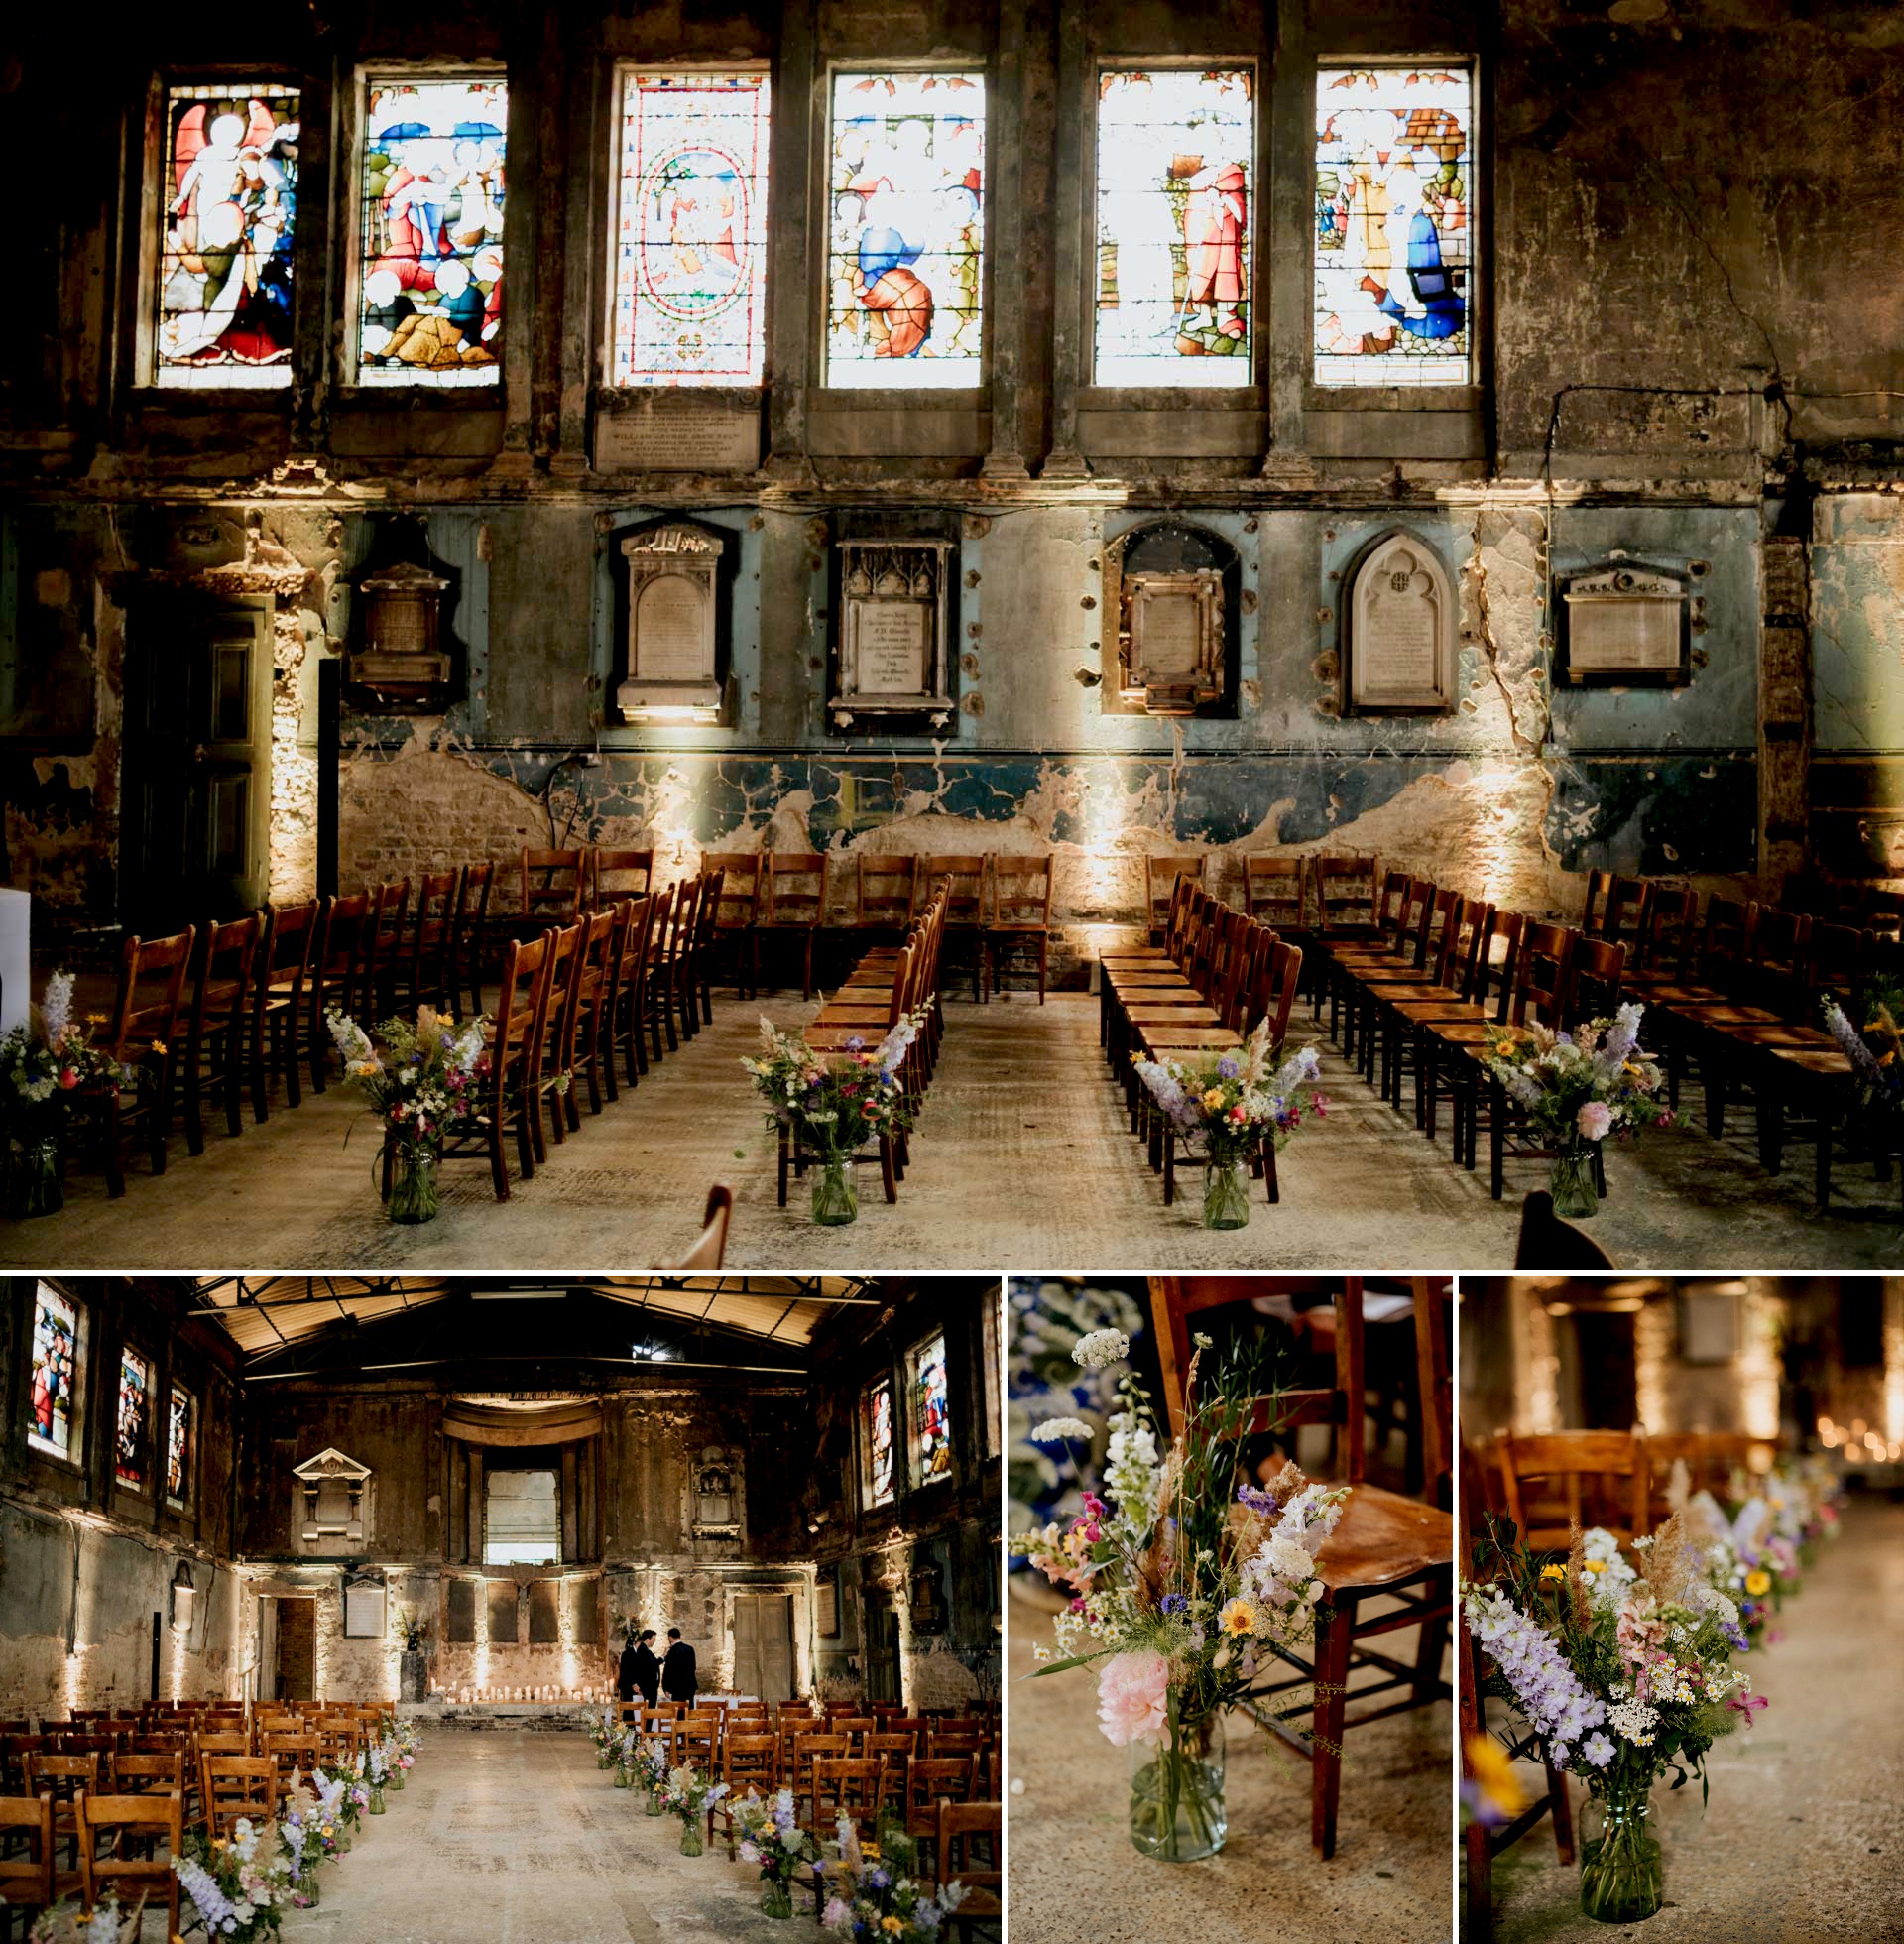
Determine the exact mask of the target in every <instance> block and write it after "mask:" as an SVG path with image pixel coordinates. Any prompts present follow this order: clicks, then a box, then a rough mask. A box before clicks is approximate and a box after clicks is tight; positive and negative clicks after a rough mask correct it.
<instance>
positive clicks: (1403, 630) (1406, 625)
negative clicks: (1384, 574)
mask: <svg viewBox="0 0 1904 1944" xmlns="http://www.w3.org/2000/svg"><path fill="white" fill-rule="evenodd" d="M1417 580H1419V581H1420V582H1421V588H1420V591H1419V592H1417V591H1416V590H1415V586H1414V583H1415V582H1416V581H1417ZM1394 581H1400V582H1401V590H1399V591H1398V590H1397V589H1396V588H1395V587H1394V585H1393V582H1394ZM1432 599H1433V589H1432V585H1431V583H1430V582H1429V579H1428V576H1427V575H1426V574H1399V573H1398V574H1395V575H1394V576H1392V579H1391V582H1390V585H1389V586H1388V587H1387V588H1383V589H1379V590H1375V591H1372V592H1371V594H1370V598H1369V600H1368V606H1367V607H1366V609H1365V610H1364V634H1363V643H1362V675H1363V680H1364V682H1365V683H1366V684H1367V685H1368V688H1370V689H1372V690H1374V691H1376V692H1391V691H1393V690H1396V689H1406V690H1414V689H1419V688H1424V687H1426V688H1432V687H1433V686H1434V682H1435V654H1436V650H1437V647H1438V646H1439V644H1438V641H1437V622H1438V617H1437V615H1436V613H1435V610H1434V607H1433V605H1432Z"/></svg>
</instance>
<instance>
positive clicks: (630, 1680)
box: [615, 1634, 654, 1701]
mask: <svg viewBox="0 0 1904 1944" xmlns="http://www.w3.org/2000/svg"><path fill="white" fill-rule="evenodd" d="M649 1658H650V1659H651V1660H652V1659H653V1658H654V1655H653V1654H651V1655H650V1656H649ZM640 1664H641V1656H640V1654H638V1653H637V1652H636V1651H635V1636H634V1635H633V1634H630V1635H629V1636H628V1637H627V1638H626V1639H625V1640H623V1641H622V1658H621V1662H620V1664H619V1665H618V1666H617V1668H616V1670H615V1693H616V1695H617V1697H618V1698H619V1699H621V1700H623V1701H633V1700H634V1698H635V1684H636V1669H637V1668H638V1667H639V1666H640Z"/></svg>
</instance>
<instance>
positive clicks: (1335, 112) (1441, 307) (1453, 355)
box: [1315, 66, 1475, 385]
mask: <svg viewBox="0 0 1904 1944" xmlns="http://www.w3.org/2000/svg"><path fill="white" fill-rule="evenodd" d="M1473 138H1474V73H1473V70H1472V69H1470V68H1467V67H1443V66H1430V67H1408V66H1395V67H1324V68H1322V69H1320V70H1319V71H1318V72H1317V75H1316V316H1315V330H1316V383H1317V384H1319V385H1467V384H1470V383H1472V382H1473V346H1474V331H1473V315H1472V306H1473V289H1474V281H1473V280H1474V274H1475V240H1474V220H1473V219H1474V139H1473Z"/></svg>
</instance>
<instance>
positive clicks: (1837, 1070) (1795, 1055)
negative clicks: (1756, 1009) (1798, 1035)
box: [1764, 1046, 1851, 1080]
mask: <svg viewBox="0 0 1904 1944" xmlns="http://www.w3.org/2000/svg"><path fill="white" fill-rule="evenodd" d="M1764 1050H1765V1051H1766V1052H1768V1053H1770V1054H1771V1056H1772V1058H1774V1059H1775V1060H1778V1061H1780V1062H1781V1063H1782V1064H1783V1065H1786V1066H1791V1067H1796V1068H1797V1069H1798V1070H1799V1071H1800V1072H1804V1073H1815V1074H1818V1075H1819V1076H1820V1077H1821V1078H1825V1079H1832V1080H1848V1079H1849V1078H1850V1077H1851V1063H1850V1061H1849V1060H1848V1059H1846V1058H1845V1057H1844V1054H1843V1053H1841V1052H1840V1051H1839V1050H1838V1048H1837V1047H1836V1046H1767V1047H1766V1048H1765V1049H1764Z"/></svg>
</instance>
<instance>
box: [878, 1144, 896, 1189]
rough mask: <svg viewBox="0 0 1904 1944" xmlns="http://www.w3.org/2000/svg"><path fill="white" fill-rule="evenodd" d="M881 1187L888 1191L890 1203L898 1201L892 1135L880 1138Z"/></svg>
mask: <svg viewBox="0 0 1904 1944" xmlns="http://www.w3.org/2000/svg"><path fill="white" fill-rule="evenodd" d="M880 1186H881V1187H882V1188H884V1189H885V1190H886V1198H887V1200H888V1201H897V1200H898V1198H899V1181H898V1170H897V1168H896V1167H895V1165H894V1162H893V1154H892V1136H891V1135H890V1134H883V1135H881V1136H880Z"/></svg>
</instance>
